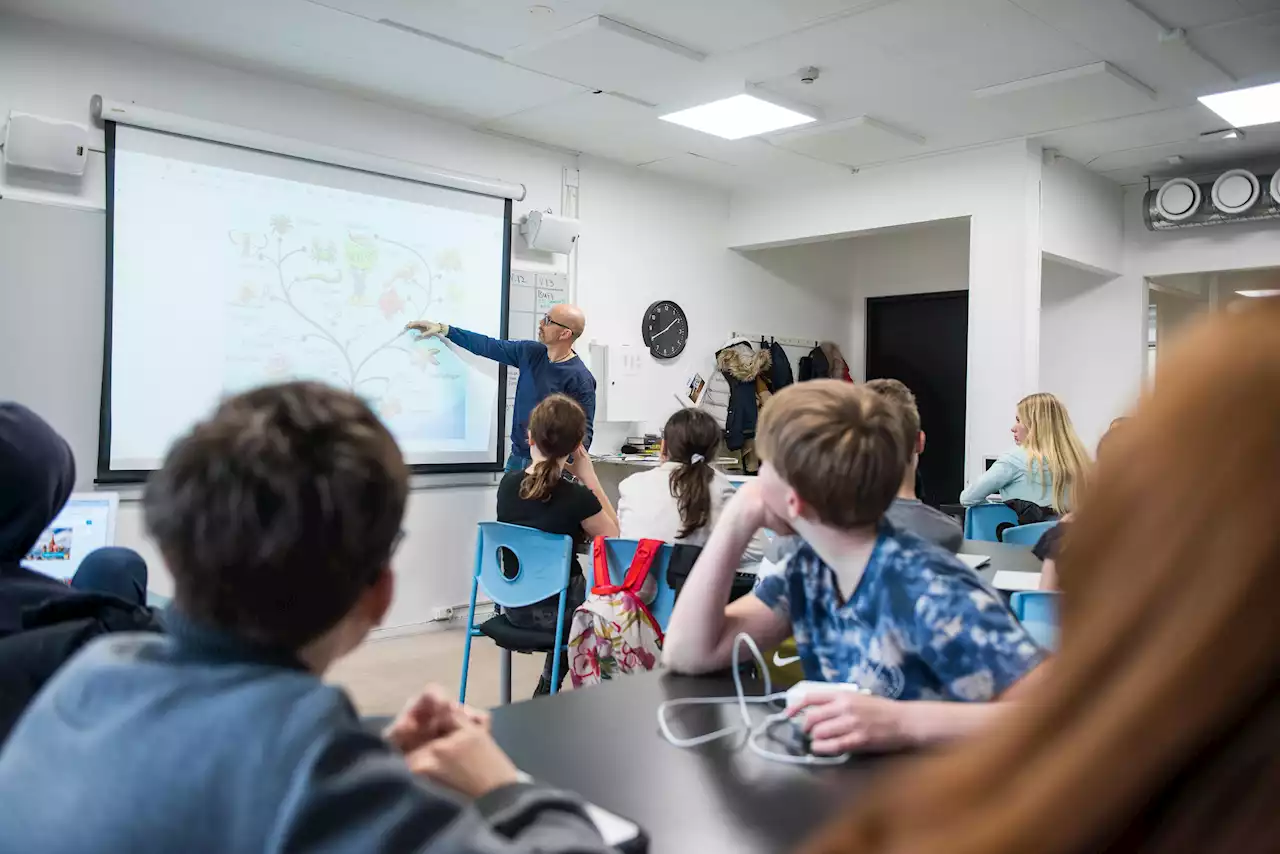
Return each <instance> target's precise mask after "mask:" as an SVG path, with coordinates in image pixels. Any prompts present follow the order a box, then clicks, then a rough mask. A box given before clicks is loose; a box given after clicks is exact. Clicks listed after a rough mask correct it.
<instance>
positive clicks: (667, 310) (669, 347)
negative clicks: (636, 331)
mask: <svg viewBox="0 0 1280 854" xmlns="http://www.w3.org/2000/svg"><path fill="white" fill-rule="evenodd" d="M640 334H641V335H643V336H644V345H645V346H646V347H648V348H649V353H650V354H652V356H653V357H654V358H655V359H674V358H675V357H676V356H679V355H680V354H681V353H683V352H684V347H685V345H686V344H688V343H689V319H688V318H687V317H685V314H684V309H682V308H681V307H680V306H678V305H676V304H675V303H674V302H672V301H671V300H669V299H664V300H658V301H657V302H655V303H654V304H653V305H651V306H649V307H648V308H647V309H645V311H644V319H643V320H642V321H641V323H640Z"/></svg>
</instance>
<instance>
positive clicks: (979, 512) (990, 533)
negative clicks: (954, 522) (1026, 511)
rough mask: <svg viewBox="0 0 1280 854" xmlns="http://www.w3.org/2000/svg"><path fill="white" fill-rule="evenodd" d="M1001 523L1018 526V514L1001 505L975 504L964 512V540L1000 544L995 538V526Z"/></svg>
mask: <svg viewBox="0 0 1280 854" xmlns="http://www.w3.org/2000/svg"><path fill="white" fill-rule="evenodd" d="M1001 522H1009V523H1011V524H1013V525H1016V524H1018V514H1017V513H1014V512H1013V511H1012V510H1010V509H1009V508H1008V507H1005V506H1004V505H1003V504H977V505H975V506H973V507H969V508H966V509H965V511H964V538H965V539H966V540H986V541H987V542H991V543H998V542H1000V540H999V538H998V537H996V526H997V525H999V524H1000V523H1001Z"/></svg>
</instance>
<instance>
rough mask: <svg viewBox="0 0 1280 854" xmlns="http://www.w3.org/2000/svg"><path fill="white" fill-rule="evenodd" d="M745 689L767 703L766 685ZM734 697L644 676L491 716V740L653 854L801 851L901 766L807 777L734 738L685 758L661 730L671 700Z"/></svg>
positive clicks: (715, 723) (712, 720)
mask: <svg viewBox="0 0 1280 854" xmlns="http://www.w3.org/2000/svg"><path fill="white" fill-rule="evenodd" d="M747 684H748V685H749V687H748V691H749V692H751V693H759V691H760V686H759V684H758V683H754V682H748V683H747ZM732 695H733V682H732V680H731V679H730V678H729V677H728V676H727V675H722V676H715V677H690V676H675V675H673V674H670V673H667V672H664V671H654V672H652V673H643V674H635V675H631V676H627V677H625V678H622V679H616V680H614V681H612V682H610V683H608V684H605V685H600V686H596V687H592V688H587V689H584V690H579V691H569V692H566V693H564V694H561V695H558V696H555V697H543V698H539V699H535V700H530V701H527V702H523V703H517V704H515V705H512V706H504V707H500V708H498V709H494V710H493V734H494V737H495V738H496V739H497V741H498V743H499V744H501V745H502V747H503V748H504V749H505V750H506V751H507V753H508V754H510V756H511V758H512V759H513V760H514V761H515V763H516V765H518V766H519V767H520V768H522V769H523V770H525V771H526V772H528V773H529V774H531V775H532V776H533V777H535V778H537V779H539V780H542V781H544V782H547V783H549V784H551V785H554V786H561V787H563V788H565V789H570V790H573V791H575V792H578V793H580V794H582V795H583V796H584V797H585V798H587V799H588V800H591V801H594V802H595V803H596V804H598V805H600V806H602V807H604V808H605V809H607V810H611V811H612V812H615V813H617V814H618V815H622V816H626V817H627V818H630V819H632V820H633V821H635V822H636V823H638V824H639V825H640V826H641V827H643V828H644V830H645V832H646V833H648V835H649V839H650V846H649V851H650V852H652V854H676V852H679V854H687V852H707V854H710V852H721V851H725V852H728V851H732V852H735V854H765V852H782V851H792V850H794V848H795V847H796V845H797V843H799V842H800V841H801V840H803V839H804V838H806V837H807V836H808V835H809V834H810V833H812V832H813V831H814V830H815V829H816V828H817V827H819V826H820V825H821V824H823V823H824V822H826V821H828V820H829V819H831V818H832V817H833V816H835V815H836V814H838V812H839V811H840V810H841V809H842V808H843V807H844V806H845V805H846V804H847V803H848V802H849V801H850V799H851V798H853V797H854V795H856V793H857V792H858V791H859V790H860V789H861V788H863V787H864V786H865V785H866V784H867V781H868V780H869V779H870V778H871V777H872V776H873V774H874V772H875V771H877V770H880V769H882V768H883V767H884V766H885V765H886V764H889V763H891V762H893V761H894V760H893V759H892V758H884V757H866V758H857V759H853V760H851V761H849V762H848V763H846V764H845V765H843V766H840V767H836V768H807V767H801V766H794V765H787V764H783V763H779V762H771V761H768V760H765V759H762V758H760V757H757V756H756V755H754V754H753V753H750V752H749V751H747V750H746V749H745V748H744V747H742V746H741V745H739V744H736V743H735V742H734V740H733V739H725V740H722V741H718V742H713V743H712V744H708V745H703V746H702V747H694V748H687V749H681V748H678V747H673V746H672V745H670V744H668V743H667V741H666V740H665V739H664V738H663V737H662V735H661V734H660V733H659V732H658V726H657V718H656V715H657V708H658V704H659V703H661V702H662V701H663V700H668V699H675V698H677V697H723V696H732ZM753 714H755V715H759V716H761V717H763V714H764V711H763V710H762V709H755V710H753ZM737 715H738V711H737V708H736V706H730V705H725V706H724V707H706V708H694V709H680V710H676V712H675V713H673V714H672V716H671V718H670V722H671V725H672V728H673V729H675V730H676V731H677V732H682V731H683V732H691V733H701V732H708V731H711V730H714V729H719V728H721V727H722V726H726V725H728V724H730V723H733V722H735V721H737V720H739V718H738V717H737ZM758 719H760V718H757V720H758Z"/></svg>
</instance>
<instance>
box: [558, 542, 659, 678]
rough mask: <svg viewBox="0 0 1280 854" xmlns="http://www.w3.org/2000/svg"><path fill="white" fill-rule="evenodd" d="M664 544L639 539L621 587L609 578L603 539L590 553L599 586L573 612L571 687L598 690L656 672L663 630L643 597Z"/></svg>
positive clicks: (596, 582) (570, 649)
mask: <svg viewBox="0 0 1280 854" xmlns="http://www.w3.org/2000/svg"><path fill="white" fill-rule="evenodd" d="M662 546H663V543H662V541H661V540H641V541H640V545H639V546H638V547H637V548H636V554H635V557H634V558H632V560H631V566H630V568H628V569H627V577H626V578H625V579H623V582H622V584H621V585H615V584H613V583H612V582H611V581H610V579H609V561H608V557H607V556H606V554H605V545H604V537H596V540H595V543H594V545H593V548H592V557H593V563H594V564H595V586H594V587H592V588H591V595H590V596H588V597H587V601H585V602H583V603H582V604H581V605H580V606H579V607H578V609H577V610H576V611H574V612H573V623H572V625H571V627H570V629H569V673H570V675H571V677H572V678H573V687H574V688H581V687H582V686H583V685H597V684H599V683H601V682H604V681H605V680H608V679H612V678H613V677H614V676H615V675H618V674H622V673H635V672H638V671H643V670H652V669H653V668H654V667H656V666H657V664H658V653H660V652H661V651H662V629H660V628H658V621H657V620H655V619H654V618H653V614H651V613H650V612H649V608H648V607H647V606H646V605H645V604H644V601H643V600H642V599H641V598H640V587H641V585H643V584H644V582H645V579H646V578H648V577H649V565H650V564H652V563H653V559H654V557H655V556H656V555H657V554H658V551H659V550H660V549H661V548H662Z"/></svg>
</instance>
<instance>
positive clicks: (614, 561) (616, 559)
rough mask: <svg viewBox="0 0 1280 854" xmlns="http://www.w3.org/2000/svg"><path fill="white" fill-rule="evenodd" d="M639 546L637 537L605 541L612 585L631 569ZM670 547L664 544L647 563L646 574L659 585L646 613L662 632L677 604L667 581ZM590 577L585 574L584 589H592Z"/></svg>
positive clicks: (623, 577)
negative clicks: (647, 570)
mask: <svg viewBox="0 0 1280 854" xmlns="http://www.w3.org/2000/svg"><path fill="white" fill-rule="evenodd" d="M638 548H640V541H639V540H612V539H610V540H605V541H604V554H605V559H606V560H607V561H608V564H609V580H610V581H612V582H613V583H614V584H621V583H622V582H623V580H624V579H625V578H626V575H627V570H628V569H630V568H631V561H632V559H633V558H635V556H636V549H638ZM671 553H672V547H671V545H670V544H667V545H665V546H663V547H662V548H661V549H660V550H659V551H658V554H657V555H655V556H654V558H653V563H652V564H650V565H649V577H650V578H652V579H654V580H655V581H656V582H657V584H658V593H657V595H655V596H654V598H653V601H652V602H651V603H649V613H650V614H653V618H654V619H655V620H657V621H658V627H659V628H661V629H662V631H664V632H665V631H666V630H667V622H668V621H669V620H670V619H671V611H672V609H673V608H675V605H676V592H675V591H674V590H672V589H671V585H670V584H667V569H668V568H670V566H671ZM592 577H593V576H588V583H587V592H588V593H590V592H591V588H592V586H594V582H593V581H592V580H591V578H592Z"/></svg>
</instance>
